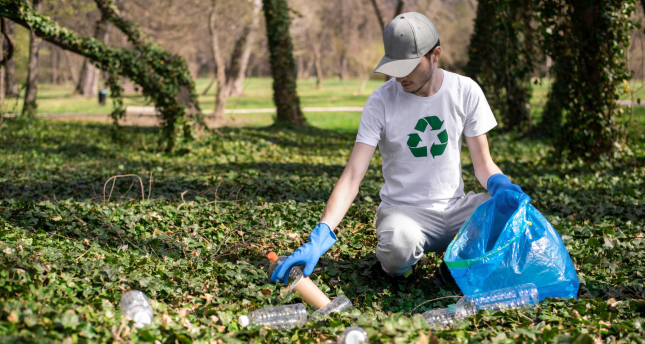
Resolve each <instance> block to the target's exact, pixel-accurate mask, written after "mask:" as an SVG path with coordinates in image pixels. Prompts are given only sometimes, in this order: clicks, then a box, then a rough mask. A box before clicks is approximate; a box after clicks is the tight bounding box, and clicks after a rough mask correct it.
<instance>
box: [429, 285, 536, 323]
mask: <svg viewBox="0 0 645 344" xmlns="http://www.w3.org/2000/svg"><path fill="white" fill-rule="evenodd" d="M539 301H540V297H539V293H538V290H537V287H536V286H535V284H533V283H527V284H521V285H518V286H514V287H509V288H502V289H497V290H493V291H488V292H483V293H477V294H473V295H466V296H464V297H462V298H460V299H459V301H457V304H455V305H451V306H450V307H448V308H441V309H433V310H430V311H427V312H425V313H423V314H422V316H423V317H424V318H425V319H426V321H427V322H428V324H431V325H441V326H451V325H452V324H453V322H454V320H459V319H464V318H466V317H469V316H471V315H475V314H477V311H478V310H480V309H483V310H495V311H505V310H510V309H516V308H531V307H532V306H533V305H536V304H538V302H539Z"/></svg>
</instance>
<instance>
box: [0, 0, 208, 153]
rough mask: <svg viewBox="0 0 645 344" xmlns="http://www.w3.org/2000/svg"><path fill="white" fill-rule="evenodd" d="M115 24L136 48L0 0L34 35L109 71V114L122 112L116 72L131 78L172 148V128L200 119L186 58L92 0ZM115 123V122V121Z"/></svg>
mask: <svg viewBox="0 0 645 344" xmlns="http://www.w3.org/2000/svg"><path fill="white" fill-rule="evenodd" d="M95 2H96V4H97V5H98V7H99V9H100V10H101V11H102V12H106V13H107V15H108V18H109V20H110V22H111V23H112V24H114V26H115V27H117V28H119V29H120V30H121V31H122V32H123V33H124V34H126V35H127V37H128V40H129V41H130V43H132V45H133V46H134V47H135V51H131V50H128V49H125V48H115V47H112V46H108V45H106V44H104V43H102V42H99V41H97V40H96V39H94V38H82V37H80V36H79V35H78V34H76V33H75V32H73V31H71V30H69V29H67V28H65V27H62V26H60V25H59V24H57V23H56V22H54V21H53V20H52V19H51V18H49V17H47V16H43V15H41V14H40V13H38V12H36V11H34V8H33V7H32V6H31V4H29V2H27V1H26V0H0V16H1V17H6V18H9V19H11V20H13V21H14V22H15V23H17V24H19V25H22V26H24V27H25V28H29V29H30V30H31V31H32V32H33V34H34V35H35V36H38V37H40V38H42V39H44V40H46V41H48V42H50V43H52V44H54V45H56V46H58V47H60V48H62V49H64V50H68V51H71V52H74V53H77V54H79V55H82V56H85V57H89V58H90V59H92V61H94V63H96V64H98V65H99V66H100V67H101V68H102V69H103V70H105V71H107V72H108V73H109V74H110V78H109V79H108V83H109V85H110V91H111V96H112V98H113V101H115V105H116V106H115V111H114V112H113V113H112V116H113V117H114V118H115V120H116V119H118V118H119V117H120V116H122V115H123V109H122V104H123V103H122V100H121V91H122V89H121V86H120V85H119V78H118V76H124V77H127V78H130V79H131V80H132V81H134V82H135V83H137V84H138V85H139V86H141V88H142V93H143V95H144V96H145V97H146V98H148V99H150V100H152V101H154V103H155V107H156V108H157V110H158V111H159V112H160V114H161V118H162V124H163V134H164V135H163V136H162V143H164V144H165V149H166V151H170V150H172V149H173V148H174V145H175V138H176V133H175V130H176V129H177V127H178V124H179V125H180V126H183V134H184V137H187V138H188V137H191V135H192V129H193V128H195V127H198V126H200V125H201V124H202V122H203V121H202V120H201V111H200V109H199V103H198V102H197V95H196V93H195V89H194V84H193V81H192V78H191V77H190V73H189V72H188V68H187V66H186V63H185V61H184V60H183V59H182V58H180V57H178V56H176V55H172V54H170V53H168V52H167V51H165V50H164V49H162V48H161V47H160V46H159V45H157V44H155V43H154V42H152V41H150V40H149V39H148V38H147V37H146V36H145V35H144V34H143V33H142V32H141V31H140V29H139V27H138V26H137V25H136V23H134V22H133V21H130V20H128V19H127V18H125V17H122V16H121V15H120V12H119V10H118V9H117V8H116V7H115V6H114V3H113V2H112V1H111V0H95ZM115 122H116V121H115Z"/></svg>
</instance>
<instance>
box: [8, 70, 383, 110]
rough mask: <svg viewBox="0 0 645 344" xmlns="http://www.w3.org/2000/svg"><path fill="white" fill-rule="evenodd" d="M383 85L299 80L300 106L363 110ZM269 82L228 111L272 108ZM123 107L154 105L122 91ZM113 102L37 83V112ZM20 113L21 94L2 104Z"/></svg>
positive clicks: (204, 102) (204, 99)
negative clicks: (352, 107)
mask: <svg viewBox="0 0 645 344" xmlns="http://www.w3.org/2000/svg"><path fill="white" fill-rule="evenodd" d="M209 82H210V80H209V79H197V80H196V81H195V89H196V91H197V94H198V95H199V102H200V105H201V108H202V109H203V110H213V108H214V107H215V91H216V87H211V88H210V89H209V91H208V93H207V94H206V95H203V91H204V90H205V89H206V87H207V86H208V84H209ZM382 83H383V81H382V80H369V81H368V82H367V84H366V87H365V91H364V92H363V93H362V94H359V91H360V80H356V79H350V80H347V81H345V82H344V83H343V82H341V81H340V80H335V79H328V80H325V81H324V82H323V88H322V89H320V90H319V89H317V88H316V80H315V79H303V80H299V81H298V93H299V96H300V104H301V106H303V107H329V106H359V107H362V106H363V105H365V102H366V101H367V97H369V95H370V94H371V93H372V91H373V90H375V89H377V88H378V87H379V86H380V85H381V84H382ZM272 97H273V89H272V79H270V78H246V79H245V82H244V95H243V96H241V97H230V98H229V99H228V102H227V107H226V108H227V109H266V108H273V107H274V105H273V98H272ZM124 104H125V105H126V106H129V105H136V106H153V105H154V104H151V103H148V102H146V100H145V99H144V98H143V96H142V95H141V93H140V92H125V95H124ZM112 109H113V107H112V102H111V101H110V99H109V98H108V102H107V104H106V105H105V106H101V105H99V104H98V100H97V99H95V98H84V97H81V96H79V95H75V94H74V85H72V84H64V85H54V84H40V85H39V93H38V113H79V114H85V115H92V114H102V115H104V114H109V113H110V112H111V111H112ZM21 111H22V94H21V96H20V97H13V98H8V99H7V100H6V102H5V106H4V112H5V113H20V112H21Z"/></svg>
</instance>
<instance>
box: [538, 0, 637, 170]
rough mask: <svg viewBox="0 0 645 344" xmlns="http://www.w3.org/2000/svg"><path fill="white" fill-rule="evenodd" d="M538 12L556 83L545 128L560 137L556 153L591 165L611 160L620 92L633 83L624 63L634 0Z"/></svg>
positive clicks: (601, 0)
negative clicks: (582, 159)
mask: <svg viewBox="0 0 645 344" xmlns="http://www.w3.org/2000/svg"><path fill="white" fill-rule="evenodd" d="M538 8H539V11H540V17H539V18H540V20H541V26H542V29H543V40H542V47H543V49H544V50H545V53H546V54H548V55H549V56H551V58H552V59H553V70H552V73H551V75H552V77H553V78H554V81H553V84H552V87H551V89H550V91H549V100H548V103H547V107H546V108H545V110H544V111H545V112H544V116H543V118H544V119H543V121H542V123H541V126H542V127H543V128H544V129H545V130H546V131H547V132H550V133H554V132H555V133H561V134H559V136H558V137H557V138H556V139H557V145H556V147H557V150H558V153H561V154H566V155H569V156H571V157H583V158H585V159H588V160H597V159H599V158H600V157H601V156H602V155H608V154H611V153H612V152H613V151H614V150H615V149H616V143H617V140H618V126H617V124H616V117H617V116H618V115H619V114H620V112H621V111H622V110H621V109H620V106H619V105H618V104H617V102H616V99H618V98H619V95H620V93H621V92H622V91H621V89H622V88H621V87H619V86H620V85H621V84H622V83H623V82H626V80H627V79H629V78H630V73H629V72H628V71H627V69H626V65H625V62H624V58H625V51H626V49H627V48H628V46H629V31H630V30H632V29H633V28H634V27H635V24H634V22H633V21H632V19H631V18H630V16H631V14H632V12H633V11H634V10H635V7H634V0H595V1H591V0H570V1H564V0H542V1H540V2H539V5H538Z"/></svg>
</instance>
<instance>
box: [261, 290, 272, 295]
mask: <svg viewBox="0 0 645 344" xmlns="http://www.w3.org/2000/svg"><path fill="white" fill-rule="evenodd" d="M260 293H262V295H265V296H268V295H271V294H272V292H271V289H269V288H265V289H260Z"/></svg>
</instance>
